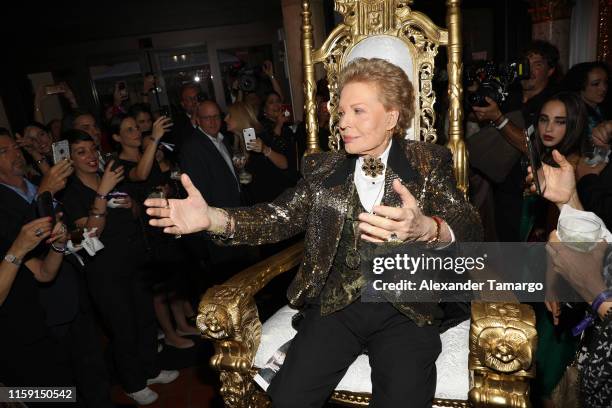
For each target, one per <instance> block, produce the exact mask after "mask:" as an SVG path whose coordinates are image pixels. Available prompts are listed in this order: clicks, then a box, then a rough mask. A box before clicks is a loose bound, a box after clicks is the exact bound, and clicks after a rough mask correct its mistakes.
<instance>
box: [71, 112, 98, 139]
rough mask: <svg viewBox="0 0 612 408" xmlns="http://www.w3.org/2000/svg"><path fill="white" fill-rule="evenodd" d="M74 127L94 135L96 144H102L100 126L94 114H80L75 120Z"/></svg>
mask: <svg viewBox="0 0 612 408" xmlns="http://www.w3.org/2000/svg"><path fill="white" fill-rule="evenodd" d="M74 128H75V129H78V130H82V131H83V132H85V133H87V134H88V135H89V136H91V137H92V139H93V140H94V143H95V144H96V146H100V136H101V134H100V128H99V127H98V124H97V123H96V119H95V118H94V117H93V116H91V115H89V114H85V115H81V116H78V117H77V118H76V119H75V120H74Z"/></svg>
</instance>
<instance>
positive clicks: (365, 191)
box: [353, 140, 393, 212]
mask: <svg viewBox="0 0 612 408" xmlns="http://www.w3.org/2000/svg"><path fill="white" fill-rule="evenodd" d="M392 143H393V140H391V141H390V142H389V145H388V146H387V148H386V149H385V151H384V152H383V153H382V154H381V155H380V160H381V161H382V162H383V164H384V166H385V169H384V170H383V172H382V174H381V175H379V176H376V177H370V176H367V175H366V174H365V173H364V172H363V170H362V169H361V166H362V165H363V160H364V158H363V157H358V158H357V160H356V161H355V172H354V176H353V181H354V182H355V188H356V189H357V194H358V195H359V201H361V205H363V208H365V210H366V211H368V212H371V211H372V208H374V206H375V205H379V204H380V203H381V201H382V198H383V196H384V195H385V192H384V189H385V173H386V171H387V160H388V159H389V151H390V150H391V144H392Z"/></svg>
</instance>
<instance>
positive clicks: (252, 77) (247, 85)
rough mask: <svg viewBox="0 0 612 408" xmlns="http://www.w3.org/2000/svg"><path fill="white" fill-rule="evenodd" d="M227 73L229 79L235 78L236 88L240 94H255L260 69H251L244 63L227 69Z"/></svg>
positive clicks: (260, 72)
mask: <svg viewBox="0 0 612 408" xmlns="http://www.w3.org/2000/svg"><path fill="white" fill-rule="evenodd" d="M228 73H229V75H230V77H231V78H236V79H237V82H238V88H239V89H240V90H241V91H242V92H255V91H256V90H257V88H258V87H259V84H260V78H261V77H262V68H261V67H260V66H257V67H251V66H249V65H247V64H246V63H244V62H240V63H236V64H234V65H232V66H230V67H229V70H228Z"/></svg>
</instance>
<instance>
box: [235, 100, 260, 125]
mask: <svg viewBox="0 0 612 408" xmlns="http://www.w3.org/2000/svg"><path fill="white" fill-rule="evenodd" d="M227 113H229V115H230V117H231V118H232V119H233V120H234V121H235V122H236V127H237V129H238V130H239V131H241V130H243V129H246V128H255V130H256V131H260V130H261V129H262V125H261V123H259V121H258V120H257V116H256V115H255V111H253V108H252V107H251V105H249V104H248V103H246V102H236V103H234V104H233V105H230V106H229V107H228V108H227Z"/></svg>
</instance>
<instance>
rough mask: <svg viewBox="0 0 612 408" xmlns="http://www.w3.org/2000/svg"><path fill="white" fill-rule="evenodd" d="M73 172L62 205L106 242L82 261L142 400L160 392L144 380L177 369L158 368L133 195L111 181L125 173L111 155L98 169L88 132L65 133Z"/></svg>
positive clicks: (159, 379) (126, 381)
mask: <svg viewBox="0 0 612 408" xmlns="http://www.w3.org/2000/svg"><path fill="white" fill-rule="evenodd" d="M66 138H67V139H68V142H69V144H70V158H71V159H72V162H73V165H74V169H75V172H74V176H73V178H72V180H71V181H70V183H69V184H68V186H67V187H66V191H65V195H64V208H65V209H66V215H67V217H68V221H69V223H70V225H71V226H72V227H76V228H81V229H87V230H88V231H90V232H92V231H94V230H95V235H96V236H97V237H98V238H99V239H100V241H101V242H102V244H103V245H104V248H103V249H102V250H100V251H98V252H97V253H96V254H95V255H94V256H93V257H90V258H89V259H88V260H87V261H88V262H87V265H86V268H85V270H86V275H87V283H88V285H89V291H90V293H91V296H92V300H93V303H94V305H95V306H96V308H97V310H98V311H99V313H100V315H101V316H102V319H103V321H104V324H105V326H106V327H107V329H108V330H109V333H110V340H111V345H112V350H113V359H114V363H115V365H116V368H117V373H118V376H119V381H120V383H121V385H122V386H123V389H124V390H125V392H126V393H127V394H128V396H130V397H131V398H132V399H134V400H135V401H136V402H138V403H139V404H141V405H144V404H150V403H152V402H153V401H155V400H156V399H157V398H158V395H157V393H155V392H154V391H153V390H151V389H150V388H149V387H148V385H150V384H154V383H167V382H171V381H173V380H174V379H176V377H177V376H178V372H177V371H165V370H161V371H160V369H159V366H158V363H157V335H156V327H155V316H154V313H153V299H152V294H151V291H150V289H149V287H148V285H147V284H146V282H145V280H144V279H143V276H142V275H143V269H142V261H143V260H144V258H145V252H144V244H143V239H142V232H141V228H140V225H139V221H138V218H137V217H136V216H135V215H134V213H133V211H132V206H133V203H132V198H130V196H129V195H125V194H118V193H117V192H116V191H115V187H116V186H117V184H118V183H120V182H121V181H122V180H123V179H124V177H125V170H124V168H123V166H118V167H117V166H115V162H114V160H111V161H110V162H109V163H107V164H106V168H105V170H104V173H103V174H102V175H100V174H98V154H97V149H96V146H95V144H94V141H93V139H92V138H91V136H89V135H88V134H87V133H85V132H82V131H79V130H70V131H68V132H67V134H66Z"/></svg>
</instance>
